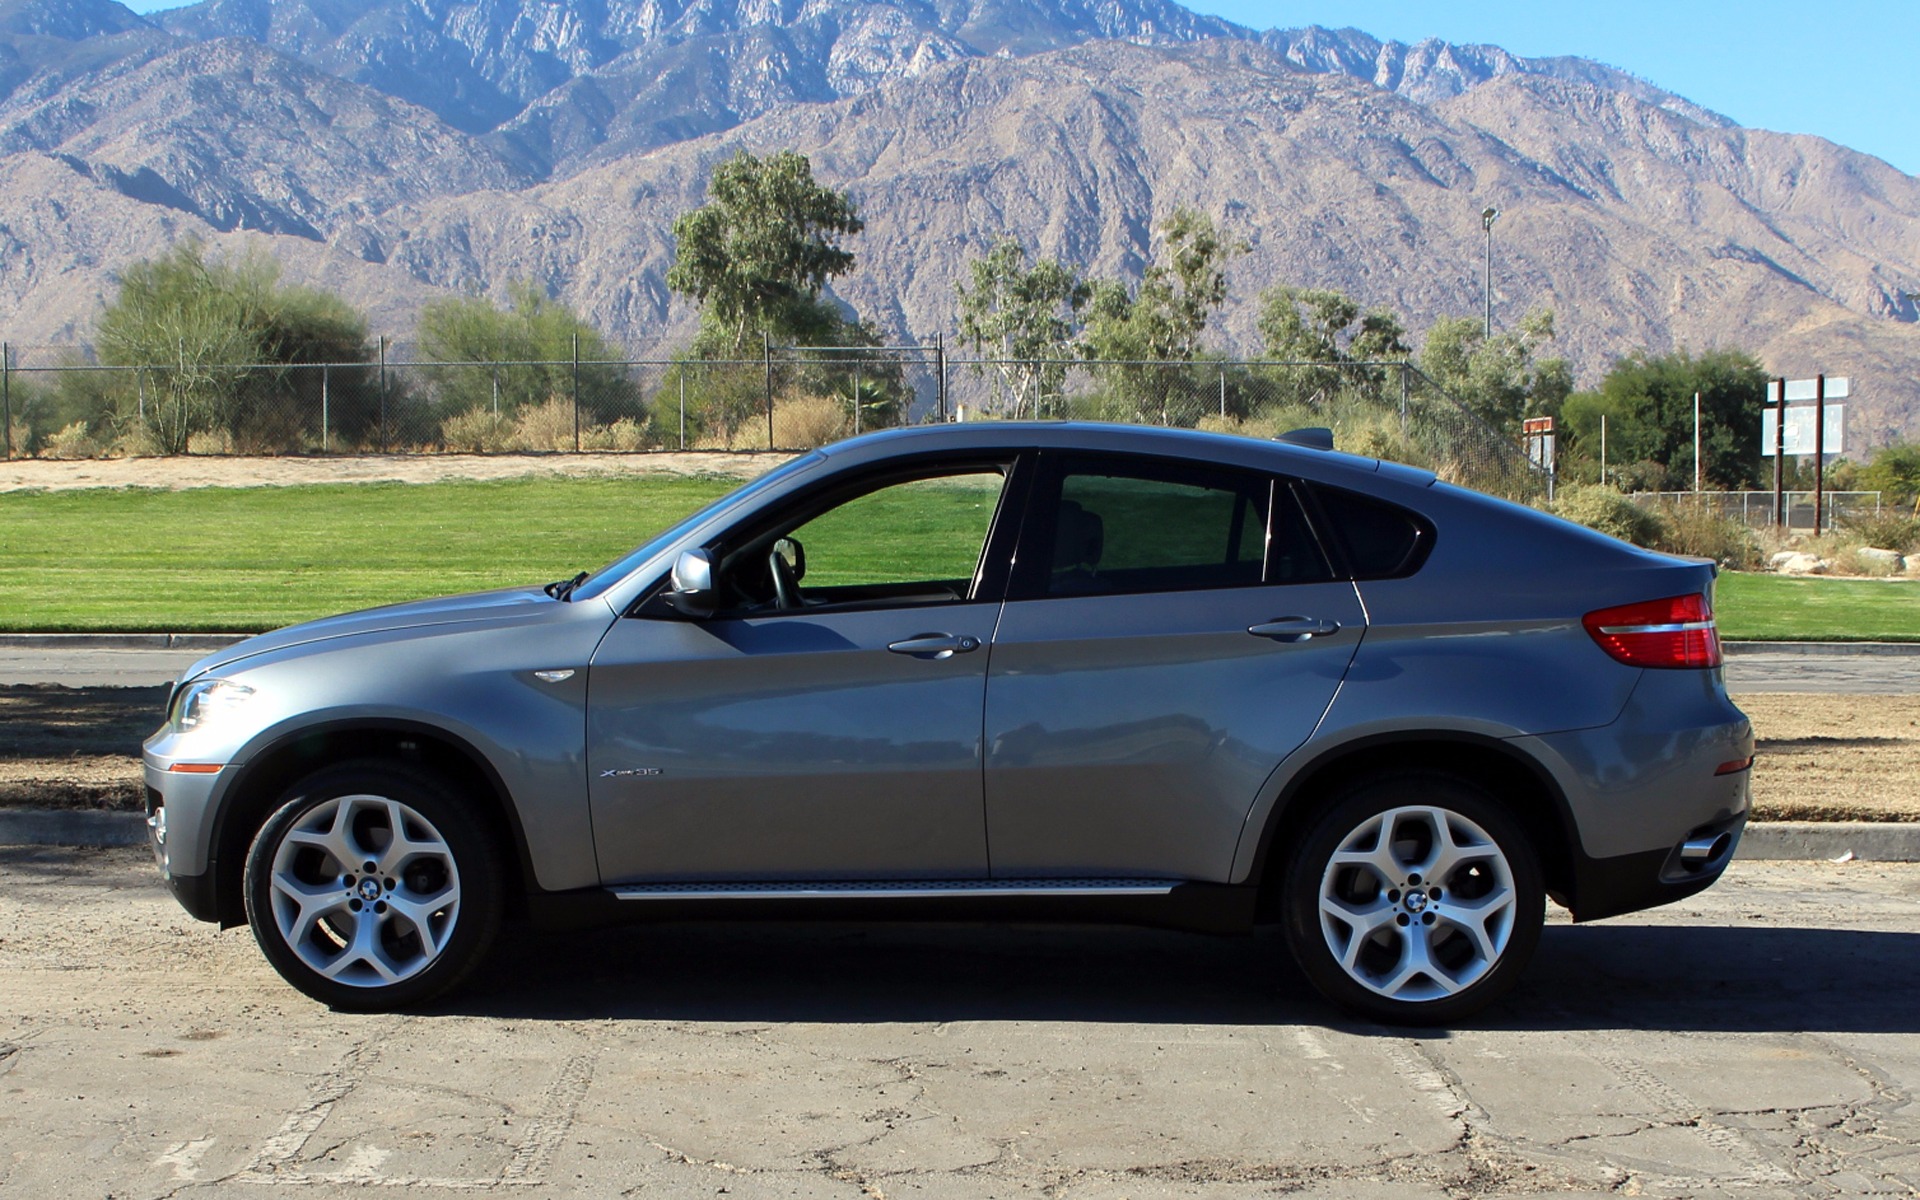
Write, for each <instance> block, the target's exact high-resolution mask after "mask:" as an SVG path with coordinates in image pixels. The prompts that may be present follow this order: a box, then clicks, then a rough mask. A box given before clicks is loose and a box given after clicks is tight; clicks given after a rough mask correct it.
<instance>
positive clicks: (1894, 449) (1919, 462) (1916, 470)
mask: <svg viewBox="0 0 1920 1200" xmlns="http://www.w3.org/2000/svg"><path fill="white" fill-rule="evenodd" d="M1860 483H1861V486H1863V487H1867V488H1871V489H1873V490H1874V491H1878V492H1884V493H1886V495H1887V497H1888V498H1889V499H1891V500H1897V501H1899V502H1901V503H1913V504H1915V507H1916V508H1920V442H1894V443H1893V444H1891V445H1888V446H1882V447H1880V449H1879V450H1878V451H1877V452H1875V454H1874V456H1873V459H1872V461H1870V462H1868V463H1867V465H1866V466H1864V467H1862V468H1861V469H1860Z"/></svg>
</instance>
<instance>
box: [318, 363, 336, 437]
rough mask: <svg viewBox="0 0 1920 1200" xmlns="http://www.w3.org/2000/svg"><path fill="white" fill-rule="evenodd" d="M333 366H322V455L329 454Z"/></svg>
mask: <svg viewBox="0 0 1920 1200" xmlns="http://www.w3.org/2000/svg"><path fill="white" fill-rule="evenodd" d="M332 382H333V364H332V363H321V364H320V453H322V454H325V453H326V452H327V407H328V403H329V400H330V398H331V391H332V386H331V385H332Z"/></svg>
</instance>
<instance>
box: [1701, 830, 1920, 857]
mask: <svg viewBox="0 0 1920 1200" xmlns="http://www.w3.org/2000/svg"><path fill="white" fill-rule="evenodd" d="M1848 854H1851V855H1853V857H1854V858H1856V859H1858V860H1860V861H1861V862H1920V825H1896V824H1890V823H1889V824H1881V823H1878V822H1868V821H1832V822H1826V821H1762V822H1756V823H1754V824H1752V825H1749V826H1747V832H1746V835H1745V836H1744V837H1742V838H1741V839H1740V852H1739V854H1738V857H1740V858H1750V859H1758V860H1760V861H1782V860H1791V859H1820V858H1824V859H1829V860H1831V859H1836V858H1840V857H1842V856H1844V855H1848Z"/></svg>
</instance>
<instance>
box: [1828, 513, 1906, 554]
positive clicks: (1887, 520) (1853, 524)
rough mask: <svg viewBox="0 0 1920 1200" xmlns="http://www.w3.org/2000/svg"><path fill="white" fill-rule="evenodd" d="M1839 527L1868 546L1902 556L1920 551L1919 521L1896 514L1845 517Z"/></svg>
mask: <svg viewBox="0 0 1920 1200" xmlns="http://www.w3.org/2000/svg"><path fill="white" fill-rule="evenodd" d="M1840 527H1841V528H1842V529H1844V530H1846V531H1847V532H1848V533H1850V534H1852V535H1853V536H1854V537H1855V538H1858V539H1859V540H1860V541H1861V542H1862V543H1864V544H1866V545H1868V546H1875V547H1878V548H1879V549H1882V550H1898V551H1899V552H1900V553H1902V554H1910V553H1913V552H1915V551H1920V520H1916V519H1915V518H1913V517H1909V516H1905V515H1902V514H1900V513H1897V512H1884V513H1875V514H1873V515H1871V516H1869V515H1866V514H1862V515H1860V516H1856V517H1846V518H1844V519H1843V520H1841V522H1840Z"/></svg>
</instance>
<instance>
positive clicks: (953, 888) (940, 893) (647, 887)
mask: <svg viewBox="0 0 1920 1200" xmlns="http://www.w3.org/2000/svg"><path fill="white" fill-rule="evenodd" d="M1182 882H1184V881H1183V880H1178V879H927V880H917V879H908V880H870V881H862V882H854V883H818V882H795V883H630V884H622V885H620V886H618V887H610V888H608V889H607V890H608V891H609V892H612V893H613V894H614V895H615V896H616V897H618V898H619V899H622V900H906V899H948V898H952V897H967V896H1164V895H1166V894H1167V893H1169V892H1171V891H1173V889H1174V888H1176V887H1178V886H1179V885H1180V884H1181V883H1182Z"/></svg>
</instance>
